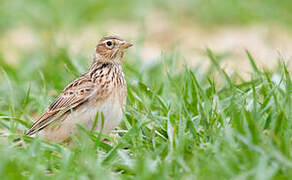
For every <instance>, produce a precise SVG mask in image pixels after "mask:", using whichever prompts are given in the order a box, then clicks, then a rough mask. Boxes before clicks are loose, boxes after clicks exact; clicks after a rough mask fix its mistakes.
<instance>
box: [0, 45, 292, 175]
mask: <svg viewBox="0 0 292 180" xmlns="http://www.w3.org/2000/svg"><path fill="white" fill-rule="evenodd" d="M56 52H58V53H55V55H54V56H51V55H50V53H49V52H46V51H44V52H43V53H44V54H43V55H44V57H47V58H46V59H49V60H39V59H37V58H32V59H29V58H25V59H24V60H23V61H21V62H22V63H21V64H19V65H18V66H9V65H7V64H5V63H4V61H3V59H2V60H1V66H2V72H1V74H2V75H1V76H0V77H1V79H0V82H1V88H0V93H1V100H0V109H1V114H0V118H1V119H0V127H1V129H4V130H5V132H3V133H2V134H1V136H2V138H1V139H2V142H1V143H0V162H1V163H0V174H1V176H2V177H4V179H40V178H41V179H67V178H68V177H69V178H75V179H169V178H171V179H230V178H233V179H240V178H243V179H289V177H291V176H292V174H291V172H292V157H291V148H292V144H291V140H292V139H291V138H292V132H291V131H290V129H291V126H292V121H291V120H292V112H291V109H292V105H291V91H292V84H291V75H290V74H289V72H288V71H287V69H286V67H285V65H284V64H281V63H280V65H279V68H278V69H275V70H274V71H270V72H269V71H264V72H262V71H261V70H259V69H258V67H257V66H256V65H255V63H254V60H253V58H252V55H251V54H249V53H248V52H247V60H249V61H250V63H251V66H252V68H253V71H252V72H251V77H252V79H251V80H249V81H244V80H242V79H241V78H240V77H238V75H236V74H235V75H227V74H226V73H225V71H224V69H221V68H220V64H219V60H218V58H217V56H216V55H214V54H213V53H212V51H211V50H207V56H209V59H210V61H211V62H212V64H211V65H210V67H209V70H207V71H206V72H205V73H204V72H203V71H198V70H196V69H199V68H198V67H197V68H193V69H191V68H187V67H185V68H183V69H182V70H178V69H179V68H177V67H178V66H179V65H178V64H179V63H178V60H179V57H177V56H175V55H165V56H164V57H162V59H161V62H159V63H156V64H152V65H150V66H149V65H148V66H145V65H143V64H141V62H139V61H137V60H135V58H134V59H132V60H129V59H128V60H126V61H125V62H124V71H125V74H126V77H127V81H128V98H127V107H126V110H125V112H124V118H123V123H122V124H121V125H120V127H119V130H118V134H119V137H118V138H109V139H110V142H111V145H107V144H105V143H103V142H101V141H100V134H99V133H97V132H92V131H86V130H84V129H83V128H81V127H80V133H81V137H80V138H81V139H76V138H75V145H74V146H71V147H67V146H64V145H62V144H52V143H46V142H43V141H41V140H39V139H31V138H28V137H22V136H20V137H22V138H24V139H25V140H26V141H28V142H29V144H28V145H27V146H26V147H23V148H17V147H13V146H12V141H13V139H15V138H16V137H19V134H20V133H19V132H20V131H21V130H25V129H27V128H28V127H29V125H30V124H31V122H32V121H33V117H35V116H36V114H40V113H41V112H42V111H43V110H44V108H45V107H46V106H47V105H48V104H49V102H52V100H53V98H54V96H56V92H54V91H52V90H54V89H56V90H57V91H58V92H60V91H61V90H62V88H63V87H64V86H65V84H66V83H68V81H69V80H70V79H73V78H74V77H76V74H79V73H80V72H79V70H78V68H77V66H76V63H77V62H74V61H72V60H71V59H70V58H69V57H68V54H67V53H66V50H58V51H56ZM82 60H83V61H82V63H83V66H81V67H82V68H81V71H84V70H85V68H86V64H88V63H89V62H88V61H86V60H85V59H82ZM85 62H86V63H85ZM79 63H80V62H79ZM140 67H144V68H140ZM64 69H65V70H66V71H64ZM215 71H217V72H218V73H219V75H220V76H219V77H218V76H214V73H215ZM210 72H213V73H210ZM32 77H34V78H32Z"/></svg>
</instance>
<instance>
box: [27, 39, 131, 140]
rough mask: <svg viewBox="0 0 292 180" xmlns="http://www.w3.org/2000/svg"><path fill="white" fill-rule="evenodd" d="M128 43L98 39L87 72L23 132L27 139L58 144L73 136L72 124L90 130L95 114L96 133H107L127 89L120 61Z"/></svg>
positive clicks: (115, 122)
mask: <svg viewBox="0 0 292 180" xmlns="http://www.w3.org/2000/svg"><path fill="white" fill-rule="evenodd" d="M131 46H132V44H130V43H127V42H125V41H124V40H122V39H121V38H119V37H116V36H108V37H104V38H102V39H101V40H100V41H99V43H98V44H97V47H96V55H95V57H94V59H93V62H92V64H91V66H90V67H89V69H88V71H87V72H86V73H84V74H83V75H81V76H80V77H79V78H77V79H76V80H74V81H73V82H71V83H70V84H69V85H68V86H67V87H66V88H65V89H64V90H63V91H62V93H61V94H60V95H59V96H58V97H57V98H56V100H55V101H54V102H53V103H52V104H51V105H50V106H49V107H48V108H47V110H46V112H44V113H43V114H42V115H41V116H40V118H39V119H38V120H37V121H35V122H34V123H33V125H32V127H31V128H30V129H29V130H28V131H27V133H26V135H27V136H33V135H35V134H39V136H40V137H41V138H42V139H44V140H47V141H54V142H62V141H64V140H65V139H67V138H68V137H70V135H71V134H74V133H76V131H77V129H76V124H80V125H83V126H84V127H86V128H88V129H91V128H92V125H93V123H94V119H95V117H96V114H99V117H101V116H100V114H101V113H103V115H104V126H103V127H101V120H100V118H99V120H98V123H97V126H96V127H94V128H95V129H96V130H101V128H102V131H103V132H104V133H109V132H111V131H112V130H113V129H114V128H115V127H116V126H117V125H118V124H119V122H120V120H121V118H122V107H123V105H125V100H126V95H127V89H126V81H125V78H124V74H123V72H122V68H121V60H122V57H123V53H124V50H125V49H127V48H129V47H131Z"/></svg>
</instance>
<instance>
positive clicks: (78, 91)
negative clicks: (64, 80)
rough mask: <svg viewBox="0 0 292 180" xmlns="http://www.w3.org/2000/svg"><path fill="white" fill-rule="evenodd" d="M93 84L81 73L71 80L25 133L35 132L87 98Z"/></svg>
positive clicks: (28, 134)
mask: <svg viewBox="0 0 292 180" xmlns="http://www.w3.org/2000/svg"><path fill="white" fill-rule="evenodd" d="M94 86H95V83H94V82H92V80H91V78H90V77H89V76H88V75H83V76H81V77H79V78H77V79H76V80H75V81H73V82H71V83H70V84H69V85H68V86H67V87H66V88H65V89H64V90H63V91H62V93H61V94H60V95H59V96H58V97H57V98H56V100H55V101H54V102H53V103H52V104H51V105H50V106H49V107H48V108H47V110H46V112H44V113H43V114H42V115H41V117H40V118H39V119H38V120H36V121H35V122H34V123H33V125H32V127H31V128H30V129H29V130H28V131H27V133H26V135H27V136H30V135H33V134H35V133H36V132H38V131H40V130H42V129H43V128H45V127H46V126H48V125H49V124H51V123H52V122H53V121H55V120H56V119H58V118H59V117H61V116H62V115H63V114H64V113H66V112H68V111H69V110H70V109H73V108H75V107H76V106H78V105H80V104H82V103H83V102H85V101H86V100H88V98H89V97H91V95H92V94H93V92H94V89H95V88H94Z"/></svg>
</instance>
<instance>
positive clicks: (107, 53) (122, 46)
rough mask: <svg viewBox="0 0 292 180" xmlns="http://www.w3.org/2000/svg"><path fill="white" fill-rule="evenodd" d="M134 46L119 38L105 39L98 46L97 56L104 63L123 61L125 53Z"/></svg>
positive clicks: (109, 37) (108, 37)
mask: <svg viewBox="0 0 292 180" xmlns="http://www.w3.org/2000/svg"><path fill="white" fill-rule="evenodd" d="M131 46H133V44H131V43H128V42H126V41H125V40H123V39H121V38H119V37H117V36H106V37H103V38H102V39H101V40H100V41H99V42H98V44H97V46H96V56H97V57H99V58H100V59H103V60H104V61H121V60H122V57H123V54H124V51H125V50H126V49H128V48H129V47H131Z"/></svg>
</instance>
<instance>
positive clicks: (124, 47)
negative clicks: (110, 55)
mask: <svg viewBox="0 0 292 180" xmlns="http://www.w3.org/2000/svg"><path fill="white" fill-rule="evenodd" d="M131 46H133V44H132V43H128V42H122V43H121V44H120V47H119V48H120V49H122V50H123V49H128V48H129V47H131Z"/></svg>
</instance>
